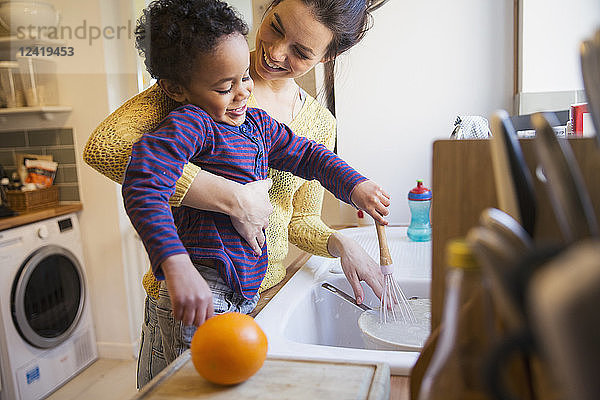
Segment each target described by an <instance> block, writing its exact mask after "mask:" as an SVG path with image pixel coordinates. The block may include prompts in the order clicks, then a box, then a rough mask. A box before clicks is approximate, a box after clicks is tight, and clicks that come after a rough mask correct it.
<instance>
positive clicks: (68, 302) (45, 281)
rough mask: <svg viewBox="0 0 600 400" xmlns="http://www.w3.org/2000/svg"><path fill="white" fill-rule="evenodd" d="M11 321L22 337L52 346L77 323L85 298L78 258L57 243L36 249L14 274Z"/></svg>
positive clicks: (65, 336)
mask: <svg viewBox="0 0 600 400" xmlns="http://www.w3.org/2000/svg"><path fill="white" fill-rule="evenodd" d="M11 299H12V303H11V309H12V315H13V322H14V323H15V326H16V328H17V330H18V331H19V333H20V334H21V336H22V337H23V339H25V340H26V341H27V342H29V343H30V344H31V345H33V346H35V347H39V348H44V349H47V348H52V347H55V346H58V345H59V344H60V343H62V342H63V341H64V340H66V339H67V338H68V337H69V336H70V334H71V332H72V331H73V330H74V329H75V328H76V327H77V324H78V322H79V319H80V317H81V314H82V312H83V306H84V301H85V280H84V275H83V270H82V267H81V265H80V264H79V262H78V261H77V258H76V257H75V255H73V253H71V252H70V251H69V250H67V249H65V248H63V247H59V246H53V245H52V246H44V247H41V248H40V249H38V250H37V251H35V252H34V253H33V254H32V255H31V256H30V257H29V258H28V259H27V260H26V261H25V263H24V264H23V266H22V267H21V269H20V271H19V273H18V274H17V276H16V277H15V280H14V282H13V287H12V295H11Z"/></svg>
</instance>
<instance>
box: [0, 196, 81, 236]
mask: <svg viewBox="0 0 600 400" xmlns="http://www.w3.org/2000/svg"><path fill="white" fill-rule="evenodd" d="M82 209H83V205H82V204H81V203H74V204H61V205H58V206H56V207H52V208H46V209H44V210H37V211H32V212H25V213H21V214H19V215H17V216H14V217H6V218H0V231H3V230H6V229H11V228H16V227H17V226H21V225H27V224H30V223H32V222H37V221H42V220H44V219H48V218H52V217H58V216H60V215H65V214H69V213H72V212H77V211H81V210H82Z"/></svg>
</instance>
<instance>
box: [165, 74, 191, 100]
mask: <svg viewBox="0 0 600 400" xmlns="http://www.w3.org/2000/svg"><path fill="white" fill-rule="evenodd" d="M158 85H159V86H160V87H161V89H162V90H163V91H164V92H165V93H166V94H167V96H169V97H170V98H172V99H173V100H175V101H176V102H178V103H185V102H186V101H187V98H186V97H185V93H184V91H183V87H182V86H181V85H180V84H178V83H176V82H173V81H171V80H169V79H159V80H158Z"/></svg>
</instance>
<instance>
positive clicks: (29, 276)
mask: <svg viewBox="0 0 600 400" xmlns="http://www.w3.org/2000/svg"><path fill="white" fill-rule="evenodd" d="M83 265H84V263H83V252H82V246H81V236H80V231H79V223H78V220H77V215H76V214H68V215H65V216H61V217H55V218H51V219H46V220H44V221H40V222H35V223H32V224H29V225H25V226H21V227H17V228H13V229H8V230H5V231H1V232H0V367H1V377H2V387H1V389H0V398H1V399H2V400H13V399H22V400H31V399H40V398H44V397H46V396H48V395H49V394H50V393H52V392H53V391H55V390H56V389H58V388H59V387H60V386H61V385H63V384H64V383H65V382H67V381H68V380H69V379H71V378H72V377H74V376H75V375H76V374H77V373H79V372H80V371H81V370H82V369H84V368H85V367H86V366H87V365H89V364H90V363H91V362H93V361H94V360H95V359H96V358H97V357H98V352H97V347H96V339H95V336H94V330H93V324H92V318H91V314H90V304H89V296H88V288H87V284H86V278H85V271H84V268H83Z"/></svg>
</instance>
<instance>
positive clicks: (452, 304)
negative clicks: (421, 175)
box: [419, 240, 495, 400]
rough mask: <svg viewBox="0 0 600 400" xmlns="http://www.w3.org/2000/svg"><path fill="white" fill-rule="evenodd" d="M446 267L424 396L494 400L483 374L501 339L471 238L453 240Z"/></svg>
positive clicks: (436, 399)
mask: <svg viewBox="0 0 600 400" xmlns="http://www.w3.org/2000/svg"><path fill="white" fill-rule="evenodd" d="M446 265H447V267H448V268H447V270H446V291H445V301H444V310H443V315H442V325H441V330H440V337H439V339H438V343H437V346H436V348H435V350H434V353H433V356H432V358H431V363H430V364H429V367H428V368H427V370H426V371H425V375H424V376H423V380H422V382H421V389H420V392H419V400H442V399H443V400H489V399H491V396H490V395H489V394H488V393H487V391H486V389H485V388H486V387H485V384H484V382H485V380H484V375H483V373H484V366H485V362H486V361H487V360H486V357H487V355H488V354H489V351H490V349H491V346H492V343H493V340H494V338H495V331H494V321H493V313H492V303H491V298H490V296H489V290H488V289H487V288H486V286H485V284H484V280H483V279H482V273H481V269H480V268H479V265H478V264H477V261H476V259H475V257H474V255H473V253H472V251H471V249H470V248H469V246H468V244H467V243H466V242H465V241H462V240H454V241H451V242H450V243H449V244H448V246H447V247H446Z"/></svg>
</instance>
